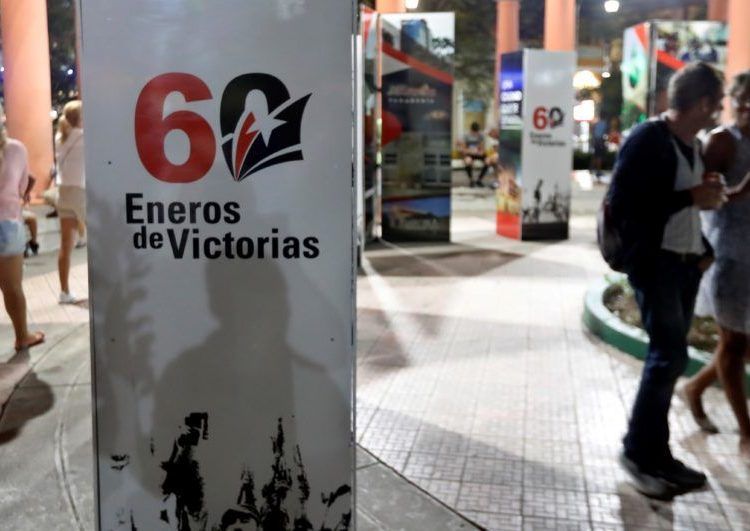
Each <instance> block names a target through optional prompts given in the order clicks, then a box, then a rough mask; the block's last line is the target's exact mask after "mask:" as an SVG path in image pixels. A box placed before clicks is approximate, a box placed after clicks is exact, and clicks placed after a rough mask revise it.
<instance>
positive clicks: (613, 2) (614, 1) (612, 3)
mask: <svg viewBox="0 0 750 531" xmlns="http://www.w3.org/2000/svg"><path fill="white" fill-rule="evenodd" d="M619 10H620V1H619V0H606V2H604V11H606V12H607V13H617V12H618V11H619Z"/></svg>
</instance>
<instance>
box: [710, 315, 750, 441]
mask: <svg viewBox="0 0 750 531" xmlns="http://www.w3.org/2000/svg"><path fill="white" fill-rule="evenodd" d="M719 336H720V339H719V348H718V350H717V353H716V354H717V360H716V362H717V364H716V368H717V372H718V374H719V379H720V380H721V384H722V386H723V387H724V392H725V393H726V395H727V400H729V405H730V406H732V411H733V412H734V416H735V417H736V418H737V423H738V424H739V428H740V437H741V438H742V439H743V441H745V442H750V415H748V409H747V397H746V396H745V381H744V380H745V353H746V352H747V348H748V337H747V335H745V334H743V333H741V332H735V331H733V330H727V329H725V328H722V327H719Z"/></svg>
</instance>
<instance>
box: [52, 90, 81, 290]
mask: <svg viewBox="0 0 750 531" xmlns="http://www.w3.org/2000/svg"><path fill="white" fill-rule="evenodd" d="M55 152H56V156H57V166H58V168H57V186H58V191H59V197H58V201H57V212H58V216H59V218H60V253H59V255H58V259H57V268H58V272H59V276H60V299H59V300H60V304H75V303H77V302H78V301H79V299H78V297H76V295H75V294H73V293H72V292H71V291H70V285H69V276H70V256H71V253H72V252H73V247H74V246H75V244H76V234H77V233H78V232H79V227H80V226H82V225H83V224H85V222H86V172H85V169H84V159H83V120H82V115H81V101H80V100H73V101H69V102H68V103H66V104H65V107H63V112H62V116H61V117H60V121H59V122H58V132H57V136H56V138H55Z"/></svg>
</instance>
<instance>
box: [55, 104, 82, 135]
mask: <svg viewBox="0 0 750 531" xmlns="http://www.w3.org/2000/svg"><path fill="white" fill-rule="evenodd" d="M74 127H81V100H71V101H69V102H68V103H66V104H65V107H63V112H62V116H60V119H59V120H58V121H57V134H58V136H59V138H60V142H65V141H66V140H67V139H68V136H70V132H71V131H72V130H73V128H74Z"/></svg>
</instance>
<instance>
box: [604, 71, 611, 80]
mask: <svg viewBox="0 0 750 531" xmlns="http://www.w3.org/2000/svg"><path fill="white" fill-rule="evenodd" d="M602 77H603V78H604V79H609V78H611V77H612V74H611V73H609V72H602Z"/></svg>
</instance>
